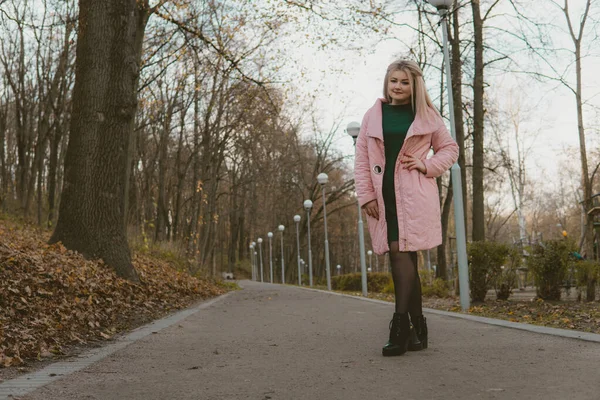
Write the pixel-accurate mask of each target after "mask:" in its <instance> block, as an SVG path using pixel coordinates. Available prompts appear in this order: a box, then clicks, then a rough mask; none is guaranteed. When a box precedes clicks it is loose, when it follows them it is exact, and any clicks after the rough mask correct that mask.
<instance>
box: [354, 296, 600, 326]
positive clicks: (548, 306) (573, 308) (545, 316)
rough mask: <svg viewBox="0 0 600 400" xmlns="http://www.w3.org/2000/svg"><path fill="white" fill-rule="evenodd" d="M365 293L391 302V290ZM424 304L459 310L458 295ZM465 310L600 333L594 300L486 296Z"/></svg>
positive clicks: (426, 299)
mask: <svg viewBox="0 0 600 400" xmlns="http://www.w3.org/2000/svg"><path fill="white" fill-rule="evenodd" d="M348 294H352V295H355V296H361V293H360V292H351V293H350V292H349V293H348ZM368 297H370V298H373V299H378V300H384V301H389V302H394V295H393V294H384V293H369V294H368ZM423 307H426V308H433V309H436V310H443V311H452V312H462V310H461V307H460V302H459V299H458V298H455V297H450V298H436V297H424V298H423ZM468 313H469V314H472V315H479V316H482V317H489V318H498V319H504V320H508V321H512V322H522V323H528V324H534V325H542V326H548V327H552V328H561V329H572V330H577V331H583V332H592V333H600V305H599V304H598V303H596V302H592V303H581V302H577V301H559V302H546V301H543V300H541V299H533V300H525V301H523V300H521V301H516V300H507V301H501V300H488V301H486V302H485V303H480V304H475V305H472V306H471V308H470V309H469V311H468Z"/></svg>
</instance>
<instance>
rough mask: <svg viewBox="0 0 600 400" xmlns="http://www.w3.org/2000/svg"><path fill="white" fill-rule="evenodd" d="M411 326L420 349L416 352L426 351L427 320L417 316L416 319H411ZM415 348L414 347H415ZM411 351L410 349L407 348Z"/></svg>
mask: <svg viewBox="0 0 600 400" xmlns="http://www.w3.org/2000/svg"><path fill="white" fill-rule="evenodd" d="M411 320H412V321H411V322H412V325H413V327H414V331H415V336H416V338H417V340H418V341H419V342H420V348H419V349H416V350H421V349H426V348H427V346H428V343H427V342H428V338H427V319H426V318H425V317H424V316H422V315H419V316H417V317H413V318H411ZM411 344H412V343H411ZM415 347H416V345H415ZM409 349H410V350H412V348H409Z"/></svg>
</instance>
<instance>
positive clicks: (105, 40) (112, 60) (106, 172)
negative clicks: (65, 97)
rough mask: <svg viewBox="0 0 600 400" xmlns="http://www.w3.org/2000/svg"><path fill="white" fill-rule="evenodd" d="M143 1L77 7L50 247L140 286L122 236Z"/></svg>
mask: <svg viewBox="0 0 600 400" xmlns="http://www.w3.org/2000/svg"><path fill="white" fill-rule="evenodd" d="M148 15H149V14H148V6H147V3H146V2H140V1H136V0H127V1H123V0H106V1H101V2H100V1H95V0H80V2H79V25H78V26H79V28H78V29H79V32H78V39H77V58H76V64H75V66H76V72H75V73H76V75H75V87H74V89H73V111H72V119H71V128H70V129H71V130H70V137H69V144H68V147H67V154H66V159H65V178H64V179H65V182H64V188H63V193H62V198H61V202H60V208H59V218H58V223H57V225H56V230H55V231H54V234H53V235H52V238H51V239H50V242H51V243H56V242H62V243H63V244H64V245H65V246H66V247H67V248H68V249H71V250H75V251H78V252H80V253H82V254H83V255H84V256H85V257H87V258H92V259H95V258H101V259H102V260H103V261H104V262H105V263H106V264H108V265H109V266H111V267H112V268H114V269H115V271H116V272H117V274H118V275H119V276H121V277H124V278H127V279H130V280H132V281H139V277H138V275H137V272H136V271H135V269H134V268H133V265H132V264H131V255H130V251H129V245H128V243H127V236H126V226H125V220H126V213H127V212H126V210H127V189H128V179H129V168H128V165H129V158H130V151H129V146H130V145H131V135H132V134H133V123H134V119H135V113H136V108H137V99H136V95H137V84H138V77H139V65H140V60H141V53H142V41H143V37H144V31H145V27H146V23H147V21H148Z"/></svg>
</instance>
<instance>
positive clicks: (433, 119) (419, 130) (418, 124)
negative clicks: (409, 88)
mask: <svg viewBox="0 0 600 400" xmlns="http://www.w3.org/2000/svg"><path fill="white" fill-rule="evenodd" d="M383 103H387V100H386V99H384V98H380V99H377V101H375V104H374V105H373V107H371V109H370V110H369V111H368V113H369V122H368V126H367V136H370V137H374V138H378V139H381V140H382V141H383V111H382V109H383V107H382V104H383ZM440 124H444V121H443V120H442V118H441V117H440V114H439V113H438V112H437V110H436V109H431V110H430V115H429V118H423V117H422V116H420V117H419V116H417V117H415V120H414V121H413V123H412V124H411V125H410V127H409V128H408V132H407V134H406V138H409V137H411V136H417V135H426V134H428V133H433V132H435V131H436V130H437V129H438V128H439V127H440Z"/></svg>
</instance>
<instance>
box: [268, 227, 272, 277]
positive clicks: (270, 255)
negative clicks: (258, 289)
mask: <svg viewBox="0 0 600 400" xmlns="http://www.w3.org/2000/svg"><path fill="white" fill-rule="evenodd" d="M267 236H268V237H269V268H270V275H269V276H270V281H271V283H273V246H272V242H273V232H269V233H267Z"/></svg>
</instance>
